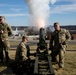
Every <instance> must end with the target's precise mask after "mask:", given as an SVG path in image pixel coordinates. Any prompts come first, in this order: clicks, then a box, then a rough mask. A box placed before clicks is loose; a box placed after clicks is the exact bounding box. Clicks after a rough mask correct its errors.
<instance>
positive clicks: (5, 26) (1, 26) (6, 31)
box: [0, 23, 12, 39]
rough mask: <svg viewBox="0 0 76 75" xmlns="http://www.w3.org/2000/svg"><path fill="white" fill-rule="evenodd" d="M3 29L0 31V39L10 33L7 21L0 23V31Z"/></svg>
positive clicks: (10, 29)
mask: <svg viewBox="0 0 76 75" xmlns="http://www.w3.org/2000/svg"><path fill="white" fill-rule="evenodd" d="M1 30H3V33H0V39H4V38H8V36H9V35H11V34H12V28H11V27H10V26H9V25H8V24H7V23H4V24H2V23H0V31H1Z"/></svg>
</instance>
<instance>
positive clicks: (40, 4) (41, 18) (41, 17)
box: [26, 0, 56, 28]
mask: <svg viewBox="0 0 76 75" xmlns="http://www.w3.org/2000/svg"><path fill="white" fill-rule="evenodd" d="M26 2H27V4H28V6H29V11H30V14H31V15H30V21H31V22H30V23H31V25H34V26H37V27H38V28H40V27H45V26H46V25H47V23H48V17H49V14H50V6H49V4H50V3H51V4H54V3H55V2H56V0H26Z"/></svg>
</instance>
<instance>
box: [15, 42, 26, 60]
mask: <svg viewBox="0 0 76 75" xmlns="http://www.w3.org/2000/svg"><path fill="white" fill-rule="evenodd" d="M26 59H27V48H26V44H24V43H23V42H21V43H20V44H19V45H18V47H17V50H16V55H15V60H16V61H25V60H26Z"/></svg>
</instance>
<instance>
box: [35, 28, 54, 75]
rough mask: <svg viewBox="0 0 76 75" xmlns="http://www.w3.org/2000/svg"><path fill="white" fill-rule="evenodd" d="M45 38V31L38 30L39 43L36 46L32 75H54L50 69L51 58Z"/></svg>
mask: <svg viewBox="0 0 76 75" xmlns="http://www.w3.org/2000/svg"><path fill="white" fill-rule="evenodd" d="M45 37H46V34H45V29H44V28H40V33H39V43H38V44H37V50H36V58H35V65H34V75H55V73H54V69H53V67H52V62H51V56H50V55H49V54H48V48H47V43H46V40H45Z"/></svg>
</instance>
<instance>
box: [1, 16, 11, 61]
mask: <svg viewBox="0 0 76 75" xmlns="http://www.w3.org/2000/svg"><path fill="white" fill-rule="evenodd" d="M11 34H12V28H11V27H10V26H9V25H8V24H7V23H6V22H5V17H4V16H0V59H1V62H3V59H4V56H3V50H4V51H5V57H6V62H8V60H9V54H8V51H9V47H10V44H9V41H8V36H10V35H11Z"/></svg>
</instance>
